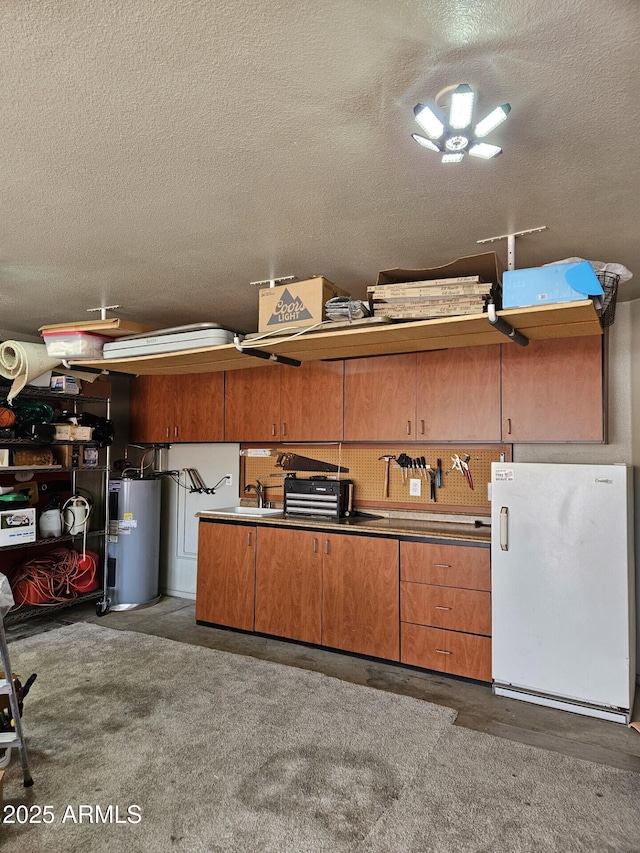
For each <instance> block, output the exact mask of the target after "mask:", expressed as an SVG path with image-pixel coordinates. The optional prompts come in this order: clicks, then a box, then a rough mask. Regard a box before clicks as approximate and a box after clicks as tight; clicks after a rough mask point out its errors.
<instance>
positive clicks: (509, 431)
mask: <svg viewBox="0 0 640 853" xmlns="http://www.w3.org/2000/svg"><path fill="white" fill-rule="evenodd" d="M507 435H511V418H507Z"/></svg>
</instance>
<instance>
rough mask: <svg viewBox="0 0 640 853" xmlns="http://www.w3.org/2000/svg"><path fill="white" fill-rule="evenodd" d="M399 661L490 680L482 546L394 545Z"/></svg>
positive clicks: (487, 580)
mask: <svg viewBox="0 0 640 853" xmlns="http://www.w3.org/2000/svg"><path fill="white" fill-rule="evenodd" d="M400 578H401V580H400V619H401V649H402V654H401V657H400V660H401V661H402V663H407V664H411V665H412V666H421V667H425V668H427V669H436V670H439V671H440V672H447V673H450V674H451V675H463V676H466V677H467V678H475V679H478V680H480V681H491V593H490V592H489V590H490V586H491V566H490V552H489V549H488V548H477V547H472V546H464V545H439V544H430V543H423V542H401V543H400Z"/></svg>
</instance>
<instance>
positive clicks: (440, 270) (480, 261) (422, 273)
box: [377, 252, 504, 285]
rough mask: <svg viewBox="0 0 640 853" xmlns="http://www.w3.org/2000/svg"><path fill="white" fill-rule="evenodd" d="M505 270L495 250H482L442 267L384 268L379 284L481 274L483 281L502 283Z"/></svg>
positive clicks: (379, 274)
mask: <svg viewBox="0 0 640 853" xmlns="http://www.w3.org/2000/svg"><path fill="white" fill-rule="evenodd" d="M503 272H504V266H503V263H502V261H501V260H500V258H499V257H498V255H496V253H495V252H482V253H481V254H479V255H467V256H466V257H463V258H456V260H455V261H451V262H450V263H448V264H443V265H442V266H440V267H429V268H426V269H399V268H396V269H392V270H382V271H381V272H379V273H378V281H377V284H399V283H402V282H406V281H433V280H434V279H454V278H464V277H466V276H470V275H479V276H480V278H481V279H482V280H483V281H487V282H490V283H491V284H494V285H500V284H501V282H502V274H503Z"/></svg>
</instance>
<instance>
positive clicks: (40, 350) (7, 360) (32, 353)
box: [0, 341, 62, 403]
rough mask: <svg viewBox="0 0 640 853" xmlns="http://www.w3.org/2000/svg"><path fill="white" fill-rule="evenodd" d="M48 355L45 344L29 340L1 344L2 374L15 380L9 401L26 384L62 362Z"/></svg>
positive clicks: (0, 374) (0, 373)
mask: <svg viewBox="0 0 640 853" xmlns="http://www.w3.org/2000/svg"><path fill="white" fill-rule="evenodd" d="M61 363H62V362H61V360H60V359H59V358H51V356H49V355H47V348H46V346H45V345H44V344H33V343H29V342H28V341H4V342H3V343H1V344H0V376H3V377H4V378H5V379H11V380H13V384H12V385H11V390H10V391H9V393H8V394H7V401H8V402H9V403H11V402H12V400H13V398H14V397H16V396H17V395H18V394H19V393H20V391H22V389H23V388H24V386H25V385H27V384H29V383H30V382H33V380H34V379H37V378H38V377H39V376H42V375H43V374H44V373H47V372H49V371H51V370H53V368H54V367H58V366H59V365H60V364H61Z"/></svg>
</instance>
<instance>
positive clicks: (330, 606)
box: [322, 535, 400, 660]
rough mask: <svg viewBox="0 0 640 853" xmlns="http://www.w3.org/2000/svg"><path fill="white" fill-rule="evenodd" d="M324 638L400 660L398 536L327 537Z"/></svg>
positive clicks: (337, 644) (351, 649) (325, 641)
mask: <svg viewBox="0 0 640 853" xmlns="http://www.w3.org/2000/svg"><path fill="white" fill-rule="evenodd" d="M322 561H323V562H322V644H323V645H325V646H331V647H333V648H336V649H343V650H344V651H348V652H357V653H358V654H363V655H372V656H373V657H380V658H387V659H388V660H398V658H399V645H400V643H399V625H400V615H399V606H398V599H399V580H398V542H397V541H395V540H392V539H377V538H374V537H371V538H369V537H366V536H348V535H336V536H325V537H323V555H322Z"/></svg>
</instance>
